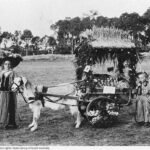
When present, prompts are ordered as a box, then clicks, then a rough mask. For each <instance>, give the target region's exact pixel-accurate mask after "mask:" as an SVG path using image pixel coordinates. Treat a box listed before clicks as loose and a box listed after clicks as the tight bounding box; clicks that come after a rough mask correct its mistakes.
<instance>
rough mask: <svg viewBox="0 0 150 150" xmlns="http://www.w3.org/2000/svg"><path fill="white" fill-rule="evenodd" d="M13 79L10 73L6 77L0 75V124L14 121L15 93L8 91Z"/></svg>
mask: <svg viewBox="0 0 150 150" xmlns="http://www.w3.org/2000/svg"><path fill="white" fill-rule="evenodd" d="M13 78H14V73H13V72H11V73H10V74H9V75H8V76H7V77H5V76H4V74H2V75H1V91H0V123H1V124H7V123H8V117H9V118H11V119H9V120H12V121H13V119H14V115H15V110H16V104H17V103H16V102H17V101H16V93H14V92H11V91H10V84H11V82H12V80H13Z"/></svg>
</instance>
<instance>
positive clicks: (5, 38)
mask: <svg viewBox="0 0 150 150" xmlns="http://www.w3.org/2000/svg"><path fill="white" fill-rule="evenodd" d="M10 38H12V34H11V33H9V32H7V31H4V32H3V33H2V34H1V35H0V43H1V42H2V41H3V42H4V48H7V46H6V45H7V43H8V40H10Z"/></svg>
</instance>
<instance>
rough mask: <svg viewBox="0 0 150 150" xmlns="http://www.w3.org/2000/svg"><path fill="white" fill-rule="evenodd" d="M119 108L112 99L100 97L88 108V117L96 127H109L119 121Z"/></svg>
mask: <svg viewBox="0 0 150 150" xmlns="http://www.w3.org/2000/svg"><path fill="white" fill-rule="evenodd" d="M118 111H119V107H118V106H116V105H115V103H114V101H113V100H112V99H109V98H107V97H98V98H95V99H93V100H92V101H91V102H90V103H89V104H88V106H87V109H86V115H87V119H88V121H89V122H90V124H91V125H92V126H94V127H103V128H106V127H109V126H111V125H112V124H113V123H114V122H116V120H117V116H118V114H119V113H118Z"/></svg>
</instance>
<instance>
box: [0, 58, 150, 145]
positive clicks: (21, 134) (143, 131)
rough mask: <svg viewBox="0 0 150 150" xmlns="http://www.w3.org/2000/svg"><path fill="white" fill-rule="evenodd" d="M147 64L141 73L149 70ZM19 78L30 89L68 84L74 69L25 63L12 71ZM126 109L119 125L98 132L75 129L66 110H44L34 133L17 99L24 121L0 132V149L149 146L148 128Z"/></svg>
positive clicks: (58, 63)
mask: <svg viewBox="0 0 150 150" xmlns="http://www.w3.org/2000/svg"><path fill="white" fill-rule="evenodd" d="M147 64H148V61H145V62H144V63H142V69H145V70H148V71H150V69H149V66H148V65H147ZM15 70H16V71H17V72H18V74H19V75H23V76H25V77H27V78H28V79H29V80H30V81H32V83H33V85H37V84H43V85H56V84H59V83H65V82H71V81H73V80H74V78H75V72H74V66H73V64H72V63H71V62H70V61H67V60H65V61H62V60H61V61H53V62H50V61H25V62H22V63H21V64H20V65H19V67H18V68H16V69H15ZM128 110H129V107H124V108H123V109H122V110H121V113H120V116H119V121H118V123H117V124H116V125H114V126H113V127H111V128H107V129H97V128H93V127H91V126H90V125H89V124H88V123H87V122H84V123H83V124H82V126H81V128H79V129H75V128H74V124H73V123H74V118H72V117H71V115H70V114H69V111H68V109H65V110H60V111H52V110H50V109H46V108H45V109H43V111H42V114H41V118H40V120H39V128H38V130H37V131H35V132H30V131H29V130H28V129H27V126H28V124H29V123H30V122H31V120H32V113H31V111H30V110H29V108H28V105H27V104H26V103H25V102H24V101H23V99H22V98H21V97H18V111H19V113H20V114H21V115H22V119H23V121H19V120H17V123H18V124H19V125H20V128H19V129H17V130H10V131H7V130H4V129H2V128H0V146H4V145H7V146H9V145H13V146H14V145H19V146H26V145H32V146H38V145H43V146H46V145H66V146H68V145H71V146H74V145H75V146H80V145H83V146H84V145H86V146H94V145H97V146H102V145H107V146H108V145H113V146H114V145H120V146H121V145H150V142H149V141H150V128H144V127H138V126H136V124H135V123H134V120H133V118H132V117H131V116H130V115H129V113H128V112H129V111H128Z"/></svg>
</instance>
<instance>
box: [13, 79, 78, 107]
mask: <svg viewBox="0 0 150 150" xmlns="http://www.w3.org/2000/svg"><path fill="white" fill-rule="evenodd" d="M13 84H15V85H16V86H17V91H18V93H20V94H21V96H22V97H23V100H24V101H25V103H27V104H30V103H32V102H34V101H36V100H40V101H41V103H42V106H43V107H45V101H44V98H46V100H47V101H49V102H51V103H56V104H61V105H65V106H77V105H71V104H64V103H60V102H59V101H60V100H62V99H65V98H69V99H76V100H77V101H78V98H76V97H73V96H69V95H70V94H72V93H73V92H71V93H69V94H66V95H55V94H47V93H46V92H47V90H46V89H47V88H48V87H44V88H43V90H42V92H35V93H34V94H35V97H29V98H28V100H30V102H28V100H27V99H26V98H25V96H24V94H23V92H21V90H20V86H21V85H17V84H16V83H15V82H13V83H12V85H13ZM12 85H11V86H12ZM48 96H52V97H59V98H58V99H57V100H55V101H53V100H52V99H51V98H49V97H48Z"/></svg>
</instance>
